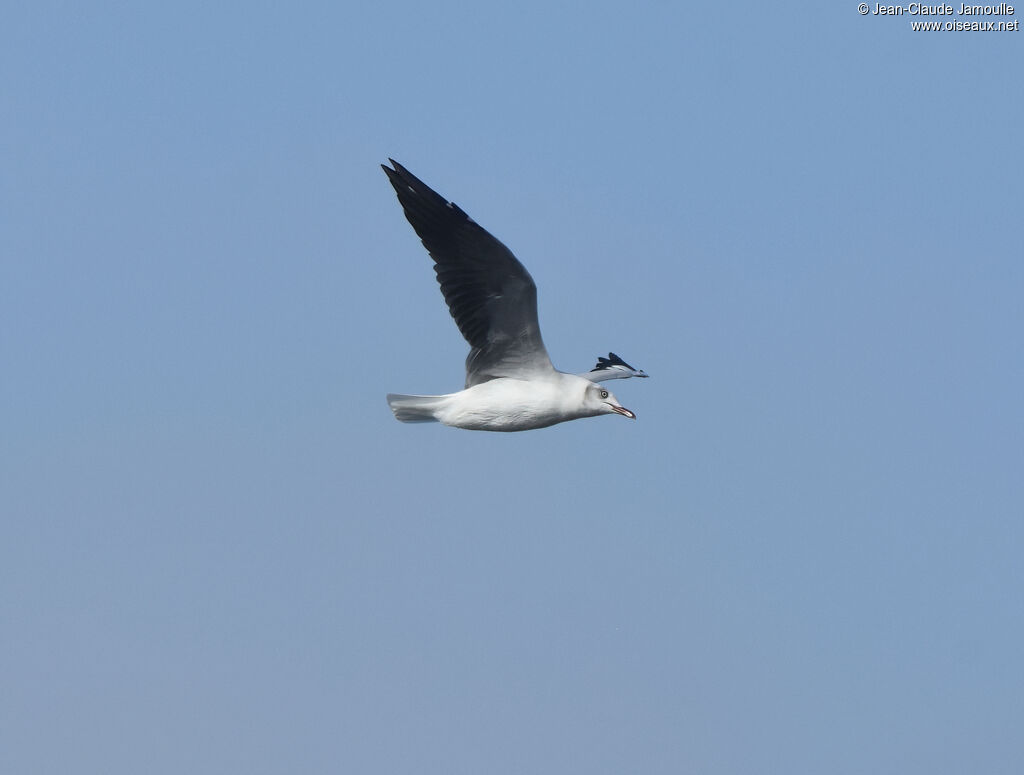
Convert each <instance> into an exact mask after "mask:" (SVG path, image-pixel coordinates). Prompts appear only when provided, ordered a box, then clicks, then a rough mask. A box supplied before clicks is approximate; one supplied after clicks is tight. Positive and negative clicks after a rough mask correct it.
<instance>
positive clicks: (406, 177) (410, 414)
mask: <svg viewBox="0 0 1024 775" xmlns="http://www.w3.org/2000/svg"><path fill="white" fill-rule="evenodd" d="M389 161H390V162H391V165H392V167H393V169H392V167H386V166H384V165H383V164H382V165H381V167H382V168H383V170H384V172H386V173H387V176H388V179H389V180H390V181H391V185H392V186H394V188H395V193H396V194H398V201H399V202H400V203H401V205H402V209H404V210H405V217H406V218H407V219H408V221H409V223H410V224H412V227H413V229H414V230H415V231H416V234H417V235H418V236H419V238H420V239H421V240H422V241H423V246H424V247H425V248H426V249H427V252H428V253H430V257H431V258H433V259H434V271H435V272H436V274H437V281H438V283H440V285H441V293H442V294H443V295H444V300H445V302H446V303H447V304H448V309H449V311H450V312H451V315H452V317H453V318H454V319H455V323H456V325H457V326H458V327H459V331H461V332H462V336H463V337H465V339H466V341H467V342H469V346H470V351H469V355H468V357H467V358H466V387H465V389H464V390H460V391H459V392H457V393H449V394H447V395H443V396H410V395H399V394H396V393H389V394H388V397H387V398H388V405H389V406H390V407H391V411H392V412H394V414H395V417H396V418H397V419H399V420H401V421H402V422H441V423H444V424H445V425H450V426H453V427H455V428H466V429H467V430H476V431H526V430H532V429H534V428H546V427H547V426H549V425H554V424H556V423H560V422H565V421H566V420H577V419H580V418H582V417H596V416H597V415H601V414H621V415H622V416H623V417H629V418H630V419H633V420H635V419H636V415H635V414H633V413H632V412H631V411H629V410H628V409H626V408H624V407H623V406H621V405H620V404H619V401H618V399H617V398H616V397H615V396H614V395H612V393H611V392H610V391H609V390H606V389H605V388H603V387H602V386H601V385H599V384H597V383H596V382H594V381H593V379H592V378H587V377H581V376H579V375H576V374H566V373H565V372H561V371H557V370H556V369H555V367H554V366H552V365H551V359H550V358H549V357H548V352H547V350H546V349H545V348H544V342H543V340H542V339H541V336H540V324H539V323H538V322H537V286H536V285H534V282H533V278H531V277H530V273H529V272H527V271H526V268H525V267H524V266H523V265H522V264H521V263H519V261H518V259H516V257H515V256H514V255H512V252H511V251H510V250H509V249H508V248H506V247H505V246H504V245H502V244H501V243H500V242H499V241H498V240H496V239H495V238H494V237H492V236H491V235H490V234H489V233H488V232H487V231H485V230H484V229H483V228H481V227H480V226H478V225H477V224H476V223H475V222H474V221H473V220H472V219H471V218H470V217H469V216H468V215H466V213H464V212H463V211H462V210H461V209H460V208H459V207H458V206H457V205H455V204H453V203H452V202H448V201H446V200H445V199H444V198H442V197H441V196H440V195H439V194H438V193H437V192H436V191H433V190H432V189H431V188H430V187H429V186H427V185H426V184H425V183H424V182H423V181H421V180H419V178H417V177H416V176H415V175H413V174H412V173H411V172H409V171H408V170H407V169H405V167H403V166H402V165H401V164H399V163H398V162H396V161H395V160H394V159H389ZM599 365H600V364H599ZM630 376H632V375H630Z"/></svg>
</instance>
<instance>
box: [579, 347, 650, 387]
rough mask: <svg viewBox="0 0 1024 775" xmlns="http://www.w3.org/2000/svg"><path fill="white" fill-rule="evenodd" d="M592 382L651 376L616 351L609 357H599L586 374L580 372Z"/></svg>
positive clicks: (609, 354)
mask: <svg viewBox="0 0 1024 775" xmlns="http://www.w3.org/2000/svg"><path fill="white" fill-rule="evenodd" d="M580 376H581V377H586V378H587V379H589V380H590V381H591V382H604V381H605V380H609V379H629V378H630V377H644V378H647V377H649V376H651V375H650V374H648V373H647V372H645V371H644V370H643V369H634V368H633V367H632V366H630V365H629V364H628V363H626V362H625V361H624V360H622V358H620V357H619V356H618V355H616V354H615V353H608V357H607V358H602V357H601V356H598V357H597V365H596V366H595V367H594V368H592V369H591V370H590V371H588V372H587V373H586V374H580Z"/></svg>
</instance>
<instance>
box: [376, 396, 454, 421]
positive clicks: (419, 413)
mask: <svg viewBox="0 0 1024 775" xmlns="http://www.w3.org/2000/svg"><path fill="white" fill-rule="evenodd" d="M447 398H448V396H403V395H401V394H399V393H388V406H390V407H391V411H392V412H394V413H395V419H396V420H401V421H402V422H438V418H437V414H436V412H437V410H438V409H440V408H441V407H442V406H443V405H444V403H445V401H446V400H447Z"/></svg>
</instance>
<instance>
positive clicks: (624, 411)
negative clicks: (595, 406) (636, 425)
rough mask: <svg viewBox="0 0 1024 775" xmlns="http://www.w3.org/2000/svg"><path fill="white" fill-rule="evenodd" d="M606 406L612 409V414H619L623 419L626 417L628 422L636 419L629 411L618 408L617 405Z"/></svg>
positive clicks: (624, 408) (622, 407)
mask: <svg viewBox="0 0 1024 775" xmlns="http://www.w3.org/2000/svg"><path fill="white" fill-rule="evenodd" d="M608 406H610V407H611V408H612V411H613V412H616V413H618V414H621V415H622V416H623V417H628V418H629V419H630V420H635V419H636V415H635V414H633V413H632V412H631V411H629V410H628V409H627V408H626V407H624V406H619V405H618V404H608Z"/></svg>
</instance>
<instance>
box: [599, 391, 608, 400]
mask: <svg viewBox="0 0 1024 775" xmlns="http://www.w3.org/2000/svg"><path fill="white" fill-rule="evenodd" d="M601 398H608V391H607V390H602V391H601Z"/></svg>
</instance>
